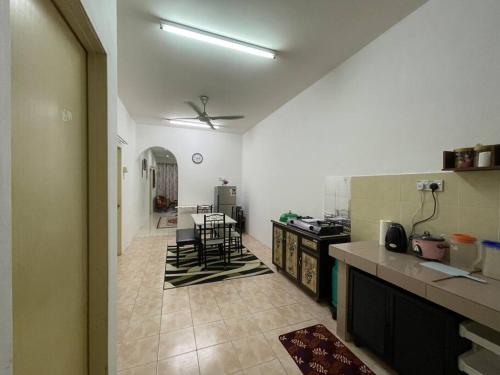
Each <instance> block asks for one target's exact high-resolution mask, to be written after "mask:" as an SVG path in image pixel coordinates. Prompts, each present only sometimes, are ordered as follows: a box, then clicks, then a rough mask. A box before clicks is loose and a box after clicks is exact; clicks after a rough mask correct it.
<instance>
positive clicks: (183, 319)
mask: <svg viewBox="0 0 500 375" xmlns="http://www.w3.org/2000/svg"><path fill="white" fill-rule="evenodd" d="M192 326H193V319H192V318H191V310H181V311H175V312H172V313H168V314H164V315H162V316H161V330H160V331H161V333H166V332H172V331H176V330H178V329H182V328H188V327H192Z"/></svg>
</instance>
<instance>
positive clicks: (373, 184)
mask: <svg viewBox="0 0 500 375" xmlns="http://www.w3.org/2000/svg"><path fill="white" fill-rule="evenodd" d="M417 180H444V191H443V192H438V193H437V197H438V202H439V204H438V209H437V214H436V216H435V217H434V219H432V220H431V221H428V222H426V223H423V224H420V225H418V226H417V228H416V230H415V232H416V233H422V232H423V231H424V230H427V231H429V232H431V233H432V234H436V235H438V234H450V233H456V232H460V233H468V234H471V235H473V236H475V237H477V238H479V239H489V240H496V241H498V240H500V171H481V172H461V173H453V172H442V173H419V174H400V175H385V176H355V177H351V202H350V209H351V226H352V229H351V236H352V240H353V241H364V240H378V237H379V220H380V219H388V220H392V221H393V222H398V223H401V224H402V225H403V226H404V227H405V229H406V230H407V233H409V232H410V229H411V223H412V218H413V217H414V215H415V219H414V220H415V221H418V220H421V219H423V218H426V217H428V216H430V215H431V214H432V209H433V200H432V195H431V192H425V193H423V194H424V196H423V198H424V206H423V210H422V211H418V209H419V206H420V202H421V199H422V196H421V192H419V191H417V188H416V182H417ZM417 211H418V212H417Z"/></svg>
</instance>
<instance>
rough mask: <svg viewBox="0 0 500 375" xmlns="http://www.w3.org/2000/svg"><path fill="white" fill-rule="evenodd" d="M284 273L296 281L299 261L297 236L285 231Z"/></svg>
mask: <svg viewBox="0 0 500 375" xmlns="http://www.w3.org/2000/svg"><path fill="white" fill-rule="evenodd" d="M285 233H286V235H285V272H286V273H287V274H288V275H289V276H291V277H292V278H294V279H295V280H297V278H298V275H299V271H298V260H299V254H298V252H299V236H297V235H296V234H294V233H291V232H288V231H285Z"/></svg>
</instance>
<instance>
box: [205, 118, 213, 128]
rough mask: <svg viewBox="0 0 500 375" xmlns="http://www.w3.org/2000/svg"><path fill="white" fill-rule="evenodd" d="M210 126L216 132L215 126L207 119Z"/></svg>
mask: <svg viewBox="0 0 500 375" xmlns="http://www.w3.org/2000/svg"><path fill="white" fill-rule="evenodd" d="M205 122H206V123H207V124H208V125H210V127H211V128H212V129H213V130H215V126H214V124H212V122H211V121H210V120H209V119H208V118H207V121H205Z"/></svg>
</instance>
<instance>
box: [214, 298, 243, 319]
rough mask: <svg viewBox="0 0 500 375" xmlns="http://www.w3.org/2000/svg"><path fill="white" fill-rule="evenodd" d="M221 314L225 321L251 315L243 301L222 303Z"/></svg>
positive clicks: (220, 306)
mask: <svg viewBox="0 0 500 375" xmlns="http://www.w3.org/2000/svg"><path fill="white" fill-rule="evenodd" d="M219 308H220V312H221V314H222V317H223V318H224V319H229V318H235V317H240V316H245V315H249V314H250V310H249V309H248V306H247V304H246V303H245V302H244V301H243V300H242V299H239V300H236V301H234V302H227V303H221V304H220V305H219Z"/></svg>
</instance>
